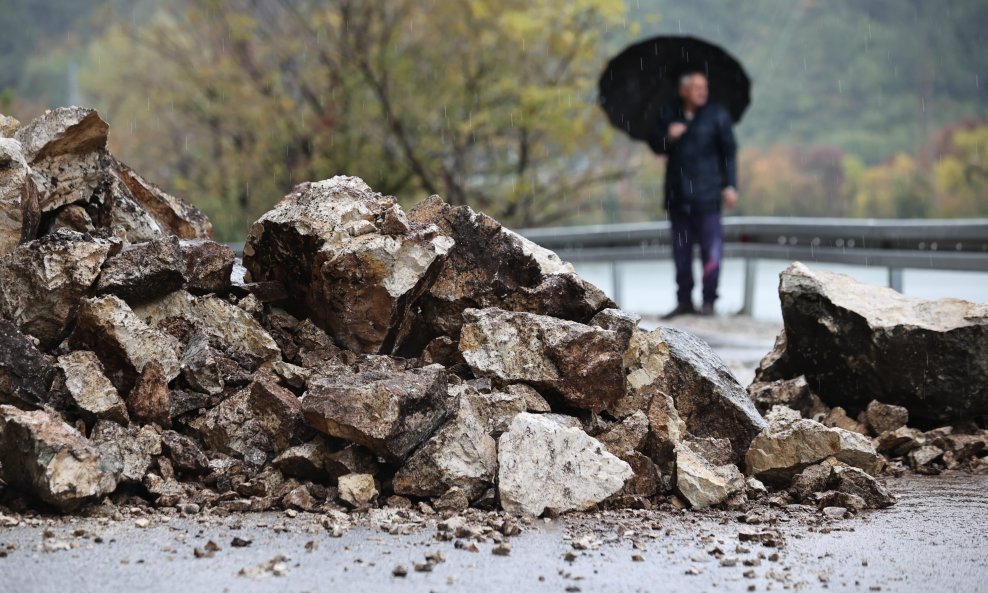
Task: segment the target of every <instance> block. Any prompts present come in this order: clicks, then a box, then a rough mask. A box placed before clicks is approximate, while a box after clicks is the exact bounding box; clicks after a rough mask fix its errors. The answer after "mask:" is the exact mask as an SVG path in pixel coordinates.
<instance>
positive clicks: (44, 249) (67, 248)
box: [0, 229, 120, 346]
mask: <svg viewBox="0 0 988 593" xmlns="http://www.w3.org/2000/svg"><path fill="white" fill-rule="evenodd" d="M119 248H120V246H119V243H118V242H116V241H114V240H109V239H101V238H95V237H92V236H90V235H84V234H81V233H77V232H74V231H69V230H66V229H61V230H58V231H56V232H55V233H53V234H51V235H47V236H45V237H42V238H40V239H36V240H34V241H30V242H28V243H23V244H21V245H19V246H17V247H16V248H15V249H14V250H13V251H12V252H10V253H8V254H7V255H6V256H4V257H2V258H0V313H2V314H3V316H4V317H7V318H8V319H10V320H11V321H13V322H14V323H16V324H17V325H18V327H20V328H21V330H22V331H23V332H25V333H28V334H31V335H32V336H34V337H36V338H38V339H39V340H41V342H42V344H43V345H45V346H52V345H54V344H56V343H58V342H59V341H60V340H61V339H62V338H63V337H64V336H63V334H64V333H65V330H66V328H67V326H68V325H69V323H70V321H71V320H72V318H73V316H74V315H75V312H76V309H77V308H78V307H79V300H80V299H81V298H82V297H84V296H85V295H86V294H87V293H88V292H89V289H90V287H91V286H92V285H93V283H94V282H95V281H96V279H97V277H98V276H99V275H100V269H101V267H102V266H103V263H104V262H105V261H106V259H107V258H108V257H109V256H111V255H112V254H114V253H116V252H117V250H119Z"/></svg>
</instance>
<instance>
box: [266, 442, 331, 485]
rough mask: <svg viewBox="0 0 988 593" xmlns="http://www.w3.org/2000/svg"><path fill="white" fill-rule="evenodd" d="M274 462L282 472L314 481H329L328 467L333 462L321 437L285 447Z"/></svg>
mask: <svg viewBox="0 0 988 593" xmlns="http://www.w3.org/2000/svg"><path fill="white" fill-rule="evenodd" d="M272 463H273V464H274V466H275V467H277V468H278V469H279V470H281V473H283V474H285V475H286V476H289V477H292V478H298V479H300V480H311V481H314V482H328V481H329V479H330V474H329V472H328V471H327V469H326V466H327V465H328V464H329V463H331V461H330V459H329V449H328V445H327V443H326V442H325V440H323V439H322V438H321V437H316V438H315V439H313V440H311V441H309V442H307V443H302V444H301V445H293V446H291V447H289V448H287V449H285V450H284V451H282V452H281V454H279V455H278V456H277V457H275V458H274V460H273V461H272ZM347 473H349V472H347Z"/></svg>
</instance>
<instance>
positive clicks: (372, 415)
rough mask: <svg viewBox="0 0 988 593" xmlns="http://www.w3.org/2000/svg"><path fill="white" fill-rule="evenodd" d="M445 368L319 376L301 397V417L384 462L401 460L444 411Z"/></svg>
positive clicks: (416, 444)
mask: <svg viewBox="0 0 988 593" xmlns="http://www.w3.org/2000/svg"><path fill="white" fill-rule="evenodd" d="M446 398H447V379H446V373H445V371H443V370H441V369H437V368H433V367H427V368H423V369H414V370H409V371H400V372H392V373H387V372H365V373H356V374H352V375H342V374H341V375H336V376H333V377H320V378H317V379H315V380H314V381H312V383H311V384H310V386H309V390H308V391H307V392H306V393H305V395H304V396H303V397H302V412H303V414H304V416H305V421H306V422H307V423H308V424H309V425H310V426H312V427H313V428H315V429H316V430H318V431H320V432H323V433H325V434H328V435H331V436H334V437H338V438H342V439H346V440H348V441H351V442H354V443H358V444H360V445H363V446H365V447H367V448H368V449H370V450H372V451H374V452H375V453H377V454H378V455H380V456H381V457H385V458H387V459H390V460H395V461H397V460H402V459H405V458H406V457H407V456H408V454H409V453H410V452H411V451H412V450H413V449H414V448H415V447H417V446H418V445H419V444H420V443H422V442H423V441H424V440H425V439H427V438H428V437H429V435H431V434H432V433H433V432H434V431H435V430H436V429H437V428H438V427H439V426H440V425H441V424H442V423H443V421H444V420H445V419H446V416H447V415H448V413H449V409H448V403H447V401H446Z"/></svg>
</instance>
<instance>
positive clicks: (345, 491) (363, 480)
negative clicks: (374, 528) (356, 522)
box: [338, 474, 378, 508]
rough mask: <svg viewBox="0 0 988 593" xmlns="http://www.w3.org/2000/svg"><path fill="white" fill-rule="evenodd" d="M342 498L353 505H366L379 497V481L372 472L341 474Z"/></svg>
mask: <svg viewBox="0 0 988 593" xmlns="http://www.w3.org/2000/svg"><path fill="white" fill-rule="evenodd" d="M338 487H339V490H340V500H342V501H343V502H345V503H347V504H349V505H350V506H352V507H357V508H359V507H365V506H367V505H369V504H370V503H372V502H373V501H374V500H375V499H376V498H377V494H378V492H377V483H376V482H375V481H374V476H372V475H370V474H347V475H345V476H340V480H339V484H338Z"/></svg>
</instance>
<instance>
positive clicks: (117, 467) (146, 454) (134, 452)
mask: <svg viewBox="0 0 988 593" xmlns="http://www.w3.org/2000/svg"><path fill="white" fill-rule="evenodd" d="M89 439H90V441H92V443H93V445H95V446H96V448H97V449H98V450H99V452H100V455H101V456H102V457H103V459H104V460H106V461H107V464H108V465H111V466H112V467H113V468H114V473H115V474H116V475H117V477H118V479H119V480H120V482H121V483H127V484H139V483H141V481H142V480H144V476H145V475H146V474H147V473H148V469H150V467H151V464H152V463H153V462H154V458H155V457H156V456H158V455H161V435H159V434H158V433H157V432H156V431H155V429H154V427H152V426H141V427H137V426H131V427H125V426H121V425H120V424H117V423H116V422H112V421H110V420H99V421H97V422H96V424H95V426H93V430H92V432H91V433H90V435H89Z"/></svg>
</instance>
